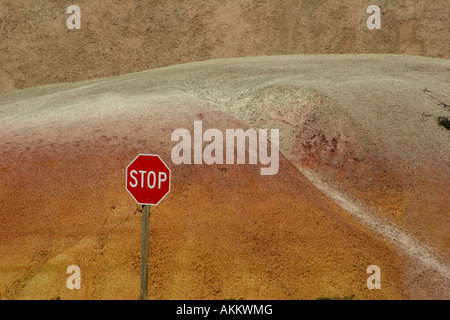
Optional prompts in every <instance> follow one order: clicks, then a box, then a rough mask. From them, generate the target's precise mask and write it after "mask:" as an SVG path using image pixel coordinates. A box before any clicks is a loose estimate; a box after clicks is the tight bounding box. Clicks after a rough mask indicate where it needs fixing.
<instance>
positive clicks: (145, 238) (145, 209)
mask: <svg viewBox="0 0 450 320" xmlns="http://www.w3.org/2000/svg"><path fill="white" fill-rule="evenodd" d="M149 246H150V206H148V205H143V206H142V235H141V291H140V295H139V299H140V300H148V254H149Z"/></svg>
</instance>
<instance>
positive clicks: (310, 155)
mask: <svg viewBox="0 0 450 320" xmlns="http://www.w3.org/2000/svg"><path fill="white" fill-rule="evenodd" d="M449 67H450V65H449V63H448V61H447V60H439V59H430V58H419V57H406V56H392V55H382V56H375V55H369V56H367V55H363V56H358V55H344V56H325V55H319V56H277V57H259V58H242V59H231V60H228V59H226V60H212V61H206V62H199V63H191V64H185V65H178V66H172V67H168V68H163V69H157V70H151V71H147V72H141V73H136V74H132V75H126V76H121V77H115V78H106V79H100V80H94V81H87V82H80V83H73V84H63V85H49V86H44V87H36V88H30V89H27V90H22V91H17V92H13V93H8V94H3V95H1V96H0V97H1V99H0V125H1V127H2V134H1V136H0V139H1V140H0V148H1V149H0V152H1V153H0V178H1V181H2V183H1V186H0V202H1V208H2V214H1V217H0V219H1V220H0V221H1V226H2V232H1V234H0V238H1V239H0V240H1V241H0V252H1V253H2V254H1V255H0V259H1V260H0V267H1V268H2V272H3V278H4V282H3V285H4V287H3V288H1V290H2V291H1V295H2V297H3V298H44V299H45V298H50V297H51V296H55V295H60V296H62V297H63V298H131V299H133V298H136V295H137V291H136V290H137V288H138V279H139V277H138V272H139V239H140V237H139V230H140V229H139V213H137V212H136V206H135V204H134V203H133V200H132V199H131V197H130V196H129V195H128V194H127V193H126V192H125V190H124V185H123V184H124V181H123V179H124V178H123V176H124V168H125V167H126V165H127V164H128V163H129V162H130V161H131V160H132V159H133V158H134V157H135V155H136V154H137V153H159V154H161V155H162V156H163V158H164V159H170V150H171V148H172V147H173V146H174V143H173V142H171V141H170V135H171V133H172V131H173V130H174V129H176V128H180V127H184V128H188V129H191V130H192V125H193V121H194V120H195V119H197V120H198V119H201V120H202V121H203V122H204V127H205V128H207V127H214V128H219V129H222V130H224V129H225V128H245V127H247V126H251V127H263V128H280V130H281V144H280V148H281V151H282V152H283V154H284V156H286V158H287V159H286V158H284V157H283V158H282V161H281V166H280V171H279V174H277V175H275V176H269V177H262V176H260V175H259V167H255V166H206V165H204V166H175V165H173V164H172V166H171V168H172V170H173V175H174V180H173V183H174V187H173V191H172V193H171V194H170V195H169V197H168V198H167V199H165V200H164V202H163V203H162V204H161V205H160V206H159V207H158V208H156V209H155V210H154V211H153V215H152V226H151V228H152V242H151V257H152V258H151V272H152V274H151V277H150V278H151V289H150V296H151V297H153V298H240V297H243V298H294V299H299V298H310V299H311V298H317V297H321V296H328V297H343V296H348V295H352V294H355V295H356V298H407V297H409V298H417V297H419V298H448V297H449V293H448V291H447V290H448V289H447V288H448V287H449V286H448V279H445V276H443V274H442V272H439V269H436V270H433V268H430V266H425V267H424V265H423V264H422V265H420V261H419V263H418V262H417V261H416V260H417V259H416V260H414V259H413V258H414V257H411V255H410V253H408V252H407V250H404V248H403V249H402V248H401V246H400V247H399V246H397V244H396V243H395V241H392V242H390V241H389V239H386V238H385V237H383V233H380V232H378V233H377V230H375V231H373V230H372V229H370V228H369V227H367V226H366V225H364V223H362V222H361V220H358V219H355V218H354V216H352V215H351V214H349V213H348V212H346V211H344V210H343V209H341V208H339V207H338V206H337V205H335V204H334V203H333V202H332V201H331V200H330V199H328V198H327V197H325V196H324V195H323V194H321V192H320V191H318V190H317V189H316V188H315V187H314V186H313V185H312V184H311V182H310V181H308V180H307V179H306V178H305V177H304V176H302V175H301V174H300V173H299V171H298V170H297V168H296V167H295V166H294V165H293V164H292V163H294V164H295V165H297V166H298V167H299V168H301V169H302V168H305V167H309V168H310V169H314V170H315V172H316V173H317V174H319V175H320V176H321V179H324V180H323V181H325V183H327V184H329V186H331V187H332V188H337V189H338V190H340V191H339V192H343V194H345V196H346V197H349V198H351V197H352V196H353V197H355V198H357V200H358V204H359V205H361V206H363V207H365V208H367V207H369V206H371V207H373V209H370V214H373V215H379V216H380V218H383V219H388V220H389V221H390V222H389V223H394V226H395V228H398V230H401V232H404V233H405V234H407V235H408V237H411V239H414V241H417V244H418V246H419V247H421V246H428V247H430V246H431V247H434V248H435V249H434V250H432V251H433V252H432V258H433V259H436V261H439V263H440V264H442V265H443V266H444V268H448V254H449V247H448V243H449V241H448V234H447V233H446V230H448V211H446V210H447V209H446V208H445V199H446V198H445V190H446V185H448V176H449V175H448V163H447V162H446V161H447V159H449V149H448V139H449V137H448V131H446V130H445V129H444V128H443V127H441V126H439V125H438V124H437V121H436V118H437V116H442V115H447V116H448V110H446V109H445V107H443V105H440V104H439V102H445V101H446V103H448V99H449V92H448V70H449ZM425 89H426V90H425ZM436 99H438V100H436ZM333 150H334V151H333ZM288 159H289V160H290V161H288ZM291 162H292V163H291ZM169 164H171V162H170V160H169ZM223 168H225V169H226V170H225V169H223ZM380 172H385V173H386V174H385V175H380ZM387 177H388V178H389V184H387V185H386V180H385V179H387ZM369 181H370V182H369ZM383 185H384V186H385V188H380V186H383ZM425 191H426V197H424V196H423V193H424V192H425ZM372 197H374V198H375V199H374V198H372ZM392 199H400V200H401V201H399V202H396V201H394V200H392ZM397 212H398V214H397ZM394 213H395V214H394ZM378 231H379V230H378ZM391 240H392V239H391ZM68 264H78V265H80V267H82V269H83V270H84V271H83V274H84V275H85V277H86V278H85V282H84V287H83V290H81V291H77V292H69V291H68V290H67V289H66V288H65V279H66V276H65V268H66V267H67V265H68ZM370 264H376V265H379V266H380V267H381V269H382V271H383V289H382V290H372V291H369V290H367V288H366V287H365V281H366V279H367V274H366V273H365V268H367V266H368V265H370Z"/></svg>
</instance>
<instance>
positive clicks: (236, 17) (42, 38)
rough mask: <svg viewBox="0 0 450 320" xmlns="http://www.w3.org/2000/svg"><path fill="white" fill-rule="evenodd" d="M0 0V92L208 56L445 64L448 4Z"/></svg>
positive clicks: (405, 0)
mask: <svg viewBox="0 0 450 320" xmlns="http://www.w3.org/2000/svg"><path fill="white" fill-rule="evenodd" d="M70 4H73V3H72V2H68V1H48V0H34V1H29V0H3V1H1V3H0V43H1V46H0V92H7V91H11V90H15V89H22V88H26V87H30V86H35V85H41V84H48V83H60V82H69V81H79V80H86V79H93V78H99V77H105V76H112V75H119V74H125V73H132V72H136V71H143V70H148V69H151V68H157V67H162V66H168V65H174V64H179V63H184V62H191V61H199V60H207V59H213V58H228V57H243V56H259V55H279V54H299V53H307V54H311V53H322V54H325V53H397V54H411V55H421V56H429V57H439V58H449V57H450V53H449V50H448V43H449V40H450V26H449V24H448V23H447V21H448V17H449V16H450V6H449V5H448V0H427V1H423V0H420V1H419V0H397V1H388V0H381V1H377V2H376V4H377V5H378V6H380V8H381V14H382V20H381V23H382V27H381V30H368V29H367V26H366V20H367V18H368V17H369V14H367V13H366V9H367V7H368V6H369V5H372V4H374V3H373V1H369V0H346V1H341V0H320V1H318V0H300V1H298V0H295V1H293V0H287V1H280V0H264V1H261V0H245V1H241V0H232V1H218V0H214V1H200V0H192V1H176V0H163V1H161V0H158V1H155V0H152V1H143V0H139V1H138V0H127V1H120V0H106V1H86V0H79V1H76V4H77V5H78V6H79V7H80V9H81V30H68V29H67V27H66V20H67V18H68V17H69V16H70V14H67V13H66V9H67V7H68V6H69V5H70Z"/></svg>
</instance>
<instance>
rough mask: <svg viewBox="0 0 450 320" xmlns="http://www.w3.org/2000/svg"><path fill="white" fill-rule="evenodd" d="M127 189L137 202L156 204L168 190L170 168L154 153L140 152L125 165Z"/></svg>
mask: <svg viewBox="0 0 450 320" xmlns="http://www.w3.org/2000/svg"><path fill="white" fill-rule="evenodd" d="M126 183H127V190H128V192H129V193H130V194H131V196H132V197H133V198H134V200H136V202H137V203H138V204H142V205H157V204H159V203H160V202H161V200H162V199H163V198H164V197H165V196H166V195H167V194H168V193H169V192H170V169H169V167H168V166H167V165H166V164H165V163H164V162H163V161H162V160H161V158H160V157H159V156H158V155H156V154H140V155H138V156H137V157H136V158H135V159H134V160H133V161H132V162H131V163H130V164H129V165H128V167H127V178H126Z"/></svg>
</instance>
